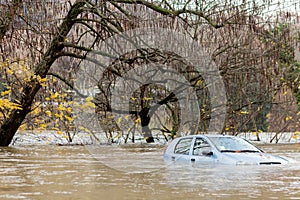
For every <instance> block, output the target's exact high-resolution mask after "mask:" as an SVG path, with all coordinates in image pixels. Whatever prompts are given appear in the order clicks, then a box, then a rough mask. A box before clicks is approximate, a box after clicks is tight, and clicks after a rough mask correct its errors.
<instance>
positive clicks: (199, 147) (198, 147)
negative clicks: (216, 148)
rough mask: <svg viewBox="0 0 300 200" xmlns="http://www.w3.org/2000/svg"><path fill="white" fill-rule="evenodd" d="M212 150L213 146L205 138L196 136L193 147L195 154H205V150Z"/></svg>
mask: <svg viewBox="0 0 300 200" xmlns="http://www.w3.org/2000/svg"><path fill="white" fill-rule="evenodd" d="M209 151H211V146H210V145H209V143H208V142H207V141H206V140H205V139H203V138H196V140H195V143H194V147H193V155H200V156H201V155H203V153H204V152H206V153H207V152H209Z"/></svg>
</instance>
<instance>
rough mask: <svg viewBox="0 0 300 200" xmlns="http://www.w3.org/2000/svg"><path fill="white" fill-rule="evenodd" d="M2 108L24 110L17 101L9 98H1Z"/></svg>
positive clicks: (0, 104) (0, 105)
mask: <svg viewBox="0 0 300 200" xmlns="http://www.w3.org/2000/svg"><path fill="white" fill-rule="evenodd" d="M0 109H1V110H5V109H9V110H15V109H18V110H22V108H21V106H20V105H19V104H17V103H13V102H11V101H9V100H8V99H0Z"/></svg>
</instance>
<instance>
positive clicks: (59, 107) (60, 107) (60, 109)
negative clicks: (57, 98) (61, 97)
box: [57, 104, 66, 111]
mask: <svg viewBox="0 0 300 200" xmlns="http://www.w3.org/2000/svg"><path fill="white" fill-rule="evenodd" d="M57 110H59V111H64V110H66V108H65V107H64V106H63V105H62V104H59V106H58V108H57Z"/></svg>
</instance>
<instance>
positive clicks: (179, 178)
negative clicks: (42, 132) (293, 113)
mask: <svg viewBox="0 0 300 200" xmlns="http://www.w3.org/2000/svg"><path fill="white" fill-rule="evenodd" d="M260 147H261V148H262V149H263V150H265V151H267V152H269V153H272V154H276V155H281V156H286V157H289V158H292V159H294V160H295V163H293V164H289V165H284V166H216V165H213V166H211V165H206V166H193V165H192V164H180V165H177V164H175V165H174V164H171V163H165V162H164V160H163V157H162V154H163V150H164V148H162V147H159V146H151V147H150V146H148V147H139V148H137V147H134V146H129V147H126V148H125V147H120V146H104V147H101V148H99V149H98V150H97V153H95V151H91V148H93V147H85V146H55V145H36V146H15V147H14V146H12V147H6V148H0V183H1V184H0V199H64V200H65V199H100V200H101V199H103V200H110V199H116V200H120V199H121V200H122V199H128V200H132V199H145V200H148V199H149V200H150V199H151V200H153V199H160V200H161V199H162V200H164V199H172V200H174V199H300V144H289V145H287V144H280V145H279V144H277V145H260ZM91 152H93V153H91Z"/></svg>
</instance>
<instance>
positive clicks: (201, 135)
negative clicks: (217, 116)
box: [178, 134, 236, 138]
mask: <svg viewBox="0 0 300 200" xmlns="http://www.w3.org/2000/svg"><path fill="white" fill-rule="evenodd" d="M183 137H207V138H210V137H236V136H232V135H224V134H194V135H185V136H182V137H178V138H183Z"/></svg>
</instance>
